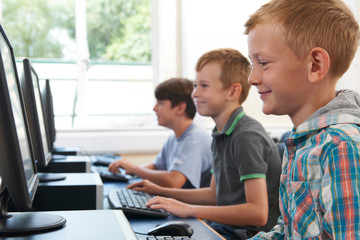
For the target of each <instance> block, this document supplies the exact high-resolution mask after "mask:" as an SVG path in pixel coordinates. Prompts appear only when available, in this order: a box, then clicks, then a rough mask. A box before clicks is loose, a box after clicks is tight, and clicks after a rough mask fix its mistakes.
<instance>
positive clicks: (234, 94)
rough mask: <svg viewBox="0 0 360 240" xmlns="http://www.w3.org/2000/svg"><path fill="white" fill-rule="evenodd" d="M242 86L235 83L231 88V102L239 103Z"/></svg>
mask: <svg viewBox="0 0 360 240" xmlns="http://www.w3.org/2000/svg"><path fill="white" fill-rule="evenodd" d="M241 91H242V86H241V84H240V83H234V84H233V85H232V86H231V87H230V93H229V100H231V101H234V100H235V101H237V100H238V99H239V97H240V95H241Z"/></svg>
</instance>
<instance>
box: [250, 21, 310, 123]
mask: <svg viewBox="0 0 360 240" xmlns="http://www.w3.org/2000/svg"><path fill="white" fill-rule="evenodd" d="M248 49H249V57H250V59H251V61H252V62H253V67H252V71H251V74H250V76H249V79H248V82H249V83H250V84H251V85H254V86H256V87H257V89H258V93H259V94H260V98H261V100H262V101H263V109H262V110H263V112H264V113H265V114H275V115H285V114H287V115H289V116H290V117H291V118H293V117H296V116H297V115H299V114H301V113H302V111H303V110H304V109H306V93H307V89H308V87H309V83H308V81H307V78H308V75H307V73H308V71H307V70H308V69H309V67H311V65H309V61H307V57H305V58H303V59H299V58H298V57H297V56H296V55H295V54H294V53H293V51H291V49H290V48H289V47H288V46H287V45H285V44H284V42H283V41H282V40H281V38H280V37H279V35H278V34H277V31H276V29H275V27H274V26H272V25H270V24H259V25H257V26H255V27H254V28H253V29H252V30H251V31H250V32H249V34H248Z"/></svg>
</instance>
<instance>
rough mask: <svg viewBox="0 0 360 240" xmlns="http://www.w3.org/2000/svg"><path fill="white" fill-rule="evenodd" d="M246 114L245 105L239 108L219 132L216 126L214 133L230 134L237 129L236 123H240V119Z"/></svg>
mask: <svg viewBox="0 0 360 240" xmlns="http://www.w3.org/2000/svg"><path fill="white" fill-rule="evenodd" d="M244 115H245V112H244V109H243V107H239V108H237V109H236V110H235V111H234V112H233V113H232V114H231V116H230V118H229V120H228V121H227V123H226V124H225V127H224V129H223V130H221V132H220V133H219V132H218V130H217V128H216V126H215V128H214V129H213V135H222V134H225V135H227V136H229V135H230V134H231V133H232V132H233V131H234V129H235V127H236V125H237V124H238V122H239V120H240V119H241V118H242V117H243V116H244Z"/></svg>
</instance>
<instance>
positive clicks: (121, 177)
mask: <svg viewBox="0 0 360 240" xmlns="http://www.w3.org/2000/svg"><path fill="white" fill-rule="evenodd" d="M91 172H93V173H98V174H99V175H100V177H101V179H102V180H108V181H118V182H127V181H129V180H130V179H132V178H134V177H133V176H130V175H127V174H125V173H124V172H118V173H115V174H114V173H112V172H110V171H109V170H108V167H105V166H91Z"/></svg>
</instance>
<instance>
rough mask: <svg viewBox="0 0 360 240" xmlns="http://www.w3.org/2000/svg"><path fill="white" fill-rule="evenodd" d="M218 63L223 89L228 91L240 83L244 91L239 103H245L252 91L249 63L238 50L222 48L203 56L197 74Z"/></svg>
mask: <svg viewBox="0 0 360 240" xmlns="http://www.w3.org/2000/svg"><path fill="white" fill-rule="evenodd" d="M212 63H216V64H219V66H220V76H219V77H220V80H221V82H222V84H223V88H224V89H227V88H229V87H231V86H232V84H234V83H240V85H241V87H242V90H241V96H240V97H239V100H238V101H239V103H240V104H241V103H243V102H244V101H245V100H246V98H247V96H248V94H249V90H250V85H249V83H248V82H247V79H248V77H249V75H250V71H251V67H250V63H249V61H248V60H247V59H246V58H245V57H244V56H243V55H242V54H241V53H240V52H239V51H237V50H235V49H231V48H221V49H216V50H212V51H209V52H206V53H205V54H203V55H202V56H201V57H200V58H199V60H198V62H197V64H196V67H195V70H196V71H197V72H199V71H201V69H202V68H203V67H204V66H205V65H207V64H212Z"/></svg>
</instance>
